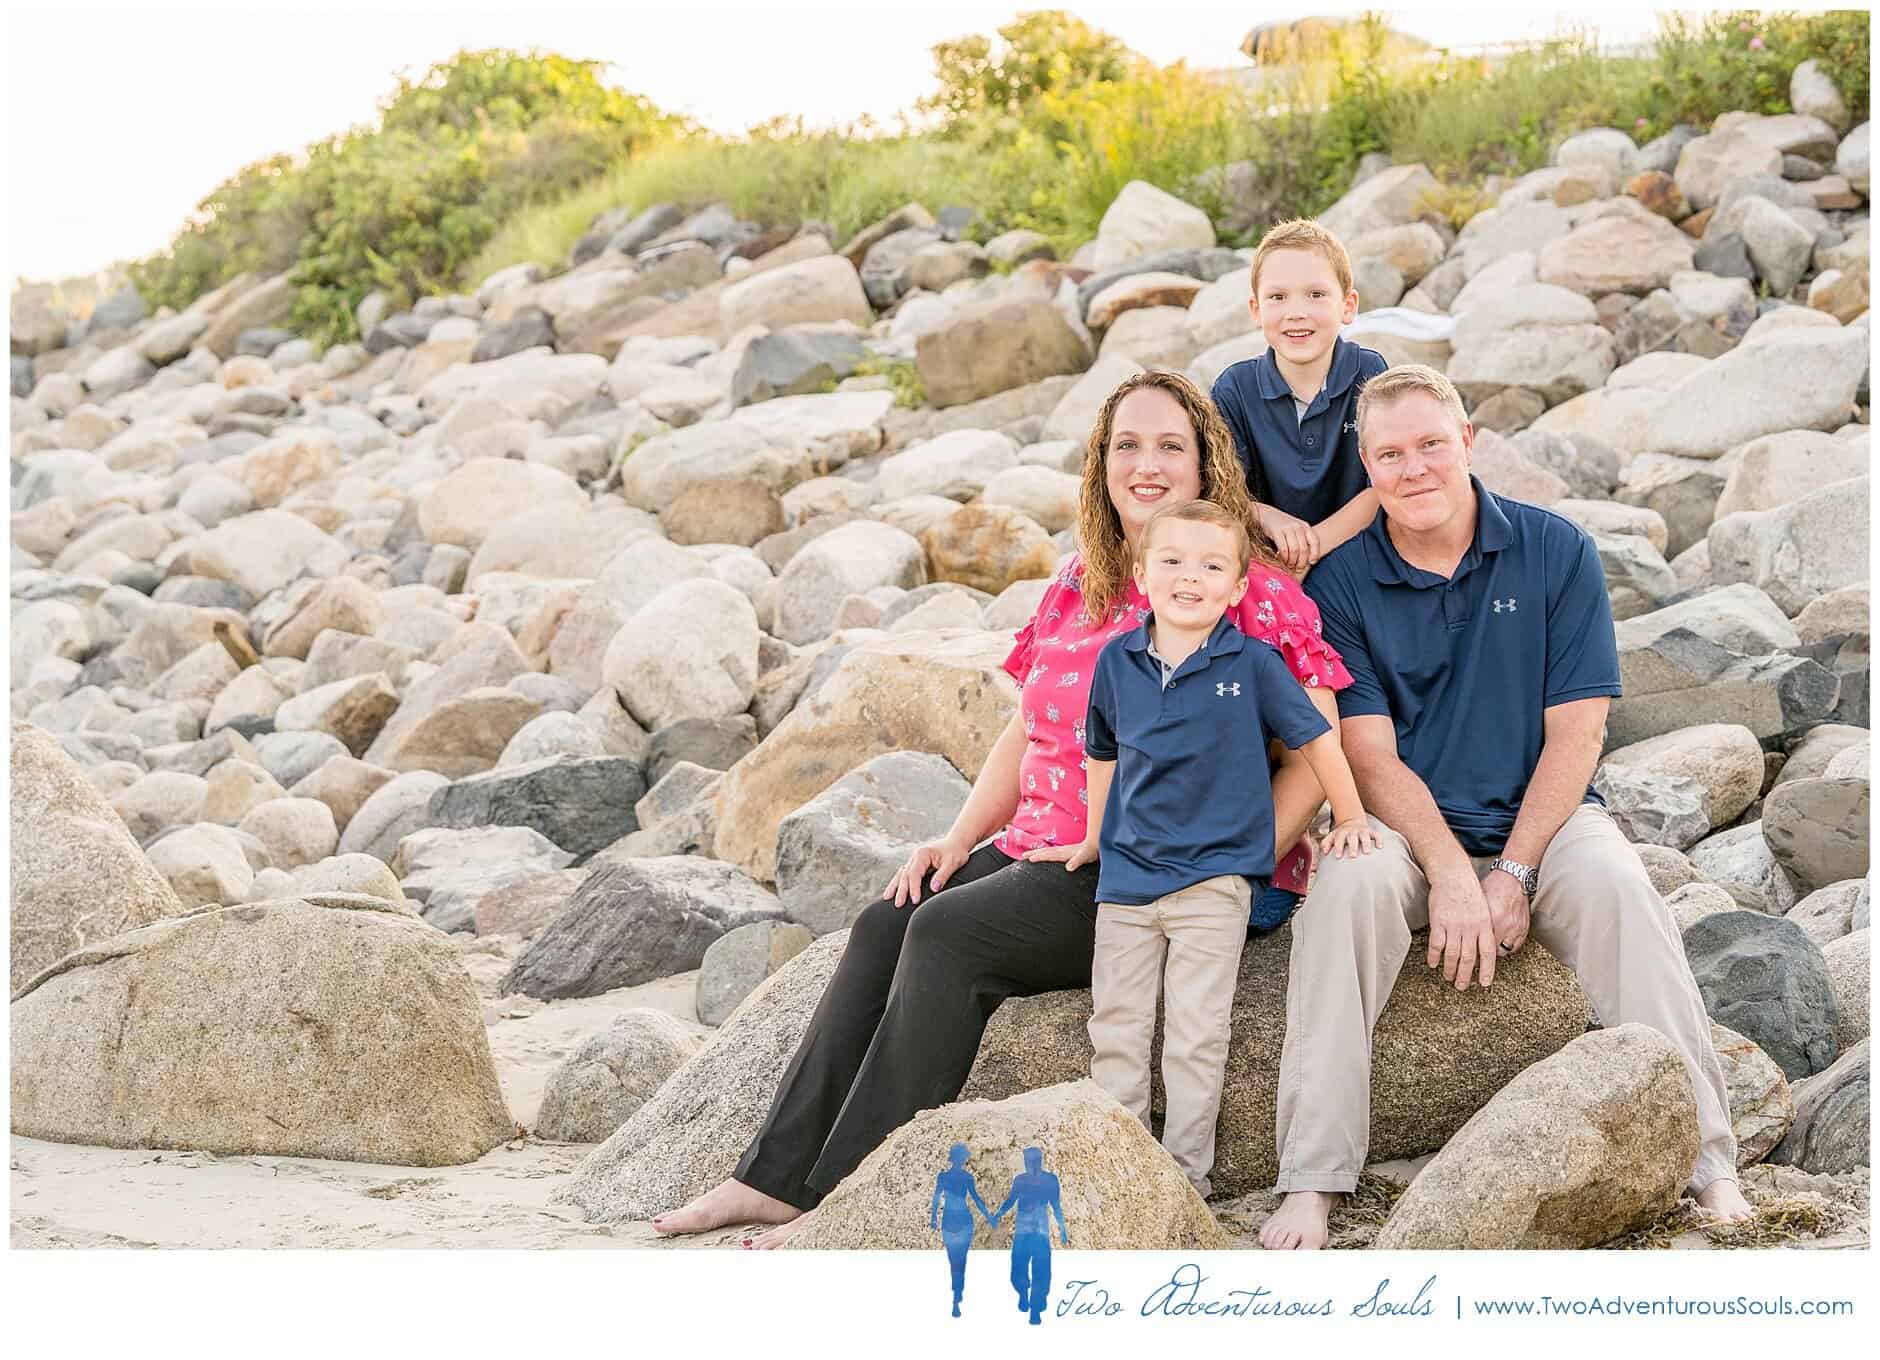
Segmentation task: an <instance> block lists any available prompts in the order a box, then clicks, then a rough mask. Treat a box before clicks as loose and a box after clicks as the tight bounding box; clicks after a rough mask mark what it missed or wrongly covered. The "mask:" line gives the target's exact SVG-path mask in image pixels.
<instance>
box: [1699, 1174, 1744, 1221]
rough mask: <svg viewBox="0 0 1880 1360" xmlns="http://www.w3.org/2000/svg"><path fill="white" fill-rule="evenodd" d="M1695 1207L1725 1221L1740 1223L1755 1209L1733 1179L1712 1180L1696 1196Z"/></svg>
mask: <svg viewBox="0 0 1880 1360" xmlns="http://www.w3.org/2000/svg"><path fill="white" fill-rule="evenodd" d="M1697 1207H1698V1208H1700V1209H1704V1210H1708V1211H1709V1212H1710V1213H1712V1214H1715V1215H1716V1216H1717V1217H1718V1218H1720V1219H1722V1220H1723V1221H1724V1222H1725V1223H1740V1222H1742V1221H1743V1220H1744V1219H1746V1218H1748V1217H1750V1215H1752V1214H1754V1213H1755V1212H1756V1211H1755V1209H1753V1208H1752V1207H1751V1206H1750V1202H1749V1201H1748V1200H1746V1199H1744V1198H1743V1191H1742V1188H1741V1187H1740V1186H1738V1185H1737V1183H1736V1182H1735V1181H1733V1180H1729V1179H1728V1178H1725V1179H1723V1180H1715V1181H1712V1182H1711V1183H1710V1184H1709V1185H1706V1186H1705V1187H1704V1190H1703V1193H1702V1194H1700V1195H1698V1197H1697Z"/></svg>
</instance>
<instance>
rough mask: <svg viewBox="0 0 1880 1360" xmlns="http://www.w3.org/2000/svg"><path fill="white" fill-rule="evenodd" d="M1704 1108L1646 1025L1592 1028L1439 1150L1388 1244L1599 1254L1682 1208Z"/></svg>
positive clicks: (1675, 1058) (1665, 1044)
mask: <svg viewBox="0 0 1880 1360" xmlns="http://www.w3.org/2000/svg"><path fill="white" fill-rule="evenodd" d="M1697 1144H1698V1138H1697V1100H1696V1097H1695V1095H1694V1094H1693V1093H1692V1089H1691V1077H1690V1073H1689V1072H1688V1071H1687V1070H1686V1068H1685V1066H1684V1059H1683V1058H1682V1057H1681V1056H1680V1055H1679V1053H1678V1050H1677V1048H1676V1047H1675V1046H1674V1045H1673V1044H1672V1043H1671V1041H1670V1040H1669V1039H1667V1038H1665V1037H1664V1036H1663V1035H1662V1034H1660V1033H1658V1032H1657V1031H1656V1030H1653V1029H1650V1028H1648V1027H1647V1026H1645V1025H1638V1024H1631V1025H1620V1026H1618V1027H1617V1028H1615V1029H1605V1030H1598V1031H1595V1032H1594V1033H1592V1034H1585V1035H1582V1036H1581V1037H1579V1038H1578V1039H1575V1040H1574V1041H1573V1042H1572V1043H1570V1044H1568V1045H1567V1046H1566V1047H1565V1048H1563V1049H1561V1050H1560V1052H1558V1053H1556V1054H1554V1055H1553V1056H1552V1057H1549V1058H1546V1059H1544V1060H1542V1061H1541V1062H1537V1063H1535V1064H1534V1065H1533V1066H1532V1067H1530V1068H1528V1069H1527V1070H1526V1071H1524V1072H1522V1073H1521V1074H1520V1075H1519V1076H1517V1077H1516V1078H1515V1079H1514V1080H1513V1081H1511V1082H1509V1083H1508V1085H1507V1086H1506V1087H1504V1088H1503V1089H1502V1090H1501V1091H1500V1092H1499V1093H1498V1094H1497V1095H1496V1096H1495V1098H1494V1099H1492V1100H1490V1101H1489V1102H1488V1104H1486V1105H1484V1106H1483V1107H1482V1108H1481V1109H1480V1110H1479V1111H1477V1112H1476V1114H1475V1116H1474V1117H1473V1118H1472V1119H1470V1120H1469V1122H1468V1123H1466V1124H1464V1125H1463V1126H1462V1128H1461V1130H1460V1131H1458V1132H1457V1133H1456V1134H1455V1136H1454V1137H1452V1138H1451V1139H1450V1140H1449V1141H1448V1142H1447V1143H1445V1144H1444V1145H1443V1150H1442V1151H1441V1152H1439V1153H1437V1154H1436V1156H1435V1158H1434V1159H1432V1160H1431V1162H1430V1163H1429V1165H1428V1166H1425V1167H1424V1168H1423V1169H1422V1170H1421V1171H1419V1172H1418V1173H1417V1175H1416V1179H1414V1180H1413V1181H1411V1182H1410V1188H1409V1189H1408V1190H1406V1191H1405V1192H1404V1194H1403V1197H1402V1198H1401V1199H1399V1200H1398V1201H1397V1205H1396V1207H1395V1208H1394V1209H1392V1210H1391V1215H1390V1218H1389V1220H1388V1221H1386V1222H1385V1224H1384V1227H1383V1229H1382V1230H1381V1231H1380V1232H1379V1233H1378V1235H1377V1241H1376V1243H1375V1244H1374V1245H1375V1246H1376V1247H1377V1249H1378V1250H1380V1251H1382V1250H1397V1251H1404V1250H1421V1251H1432V1250H1434V1251H1443V1250H1448V1251H1456V1250H1462V1249H1474V1250H1518V1249H1536V1248H1538V1249H1541V1250H1559V1249H1563V1248H1576V1247H1594V1246H1598V1245H1599V1244H1600V1243H1601V1242H1605V1241H1609V1240H1610V1239H1612V1238H1614V1237H1617V1236H1618V1235H1619V1234H1621V1233H1623V1232H1627V1231H1629V1230H1631V1229H1635V1228H1641V1227H1644V1226H1646V1225H1647V1224H1649V1223H1652V1222H1654V1221H1656V1220H1657V1219H1659V1218H1661V1217H1663V1216H1664V1215H1665V1214H1666V1213H1669V1212H1670V1211H1671V1210H1672V1209H1673V1208H1675V1207H1676V1205H1677V1202H1678V1192H1679V1191H1680V1190H1681V1189H1682V1188H1683V1186H1684V1183H1685V1181H1686V1180H1688V1179H1689V1178H1690V1174H1691V1168H1692V1167H1694V1166H1695V1165H1696V1164H1697Z"/></svg>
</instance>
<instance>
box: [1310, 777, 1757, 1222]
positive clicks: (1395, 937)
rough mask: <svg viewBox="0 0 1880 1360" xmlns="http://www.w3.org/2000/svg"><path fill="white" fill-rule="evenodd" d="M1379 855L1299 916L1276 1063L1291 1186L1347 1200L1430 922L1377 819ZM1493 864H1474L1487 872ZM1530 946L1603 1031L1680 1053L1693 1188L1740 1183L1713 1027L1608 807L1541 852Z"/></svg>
mask: <svg viewBox="0 0 1880 1360" xmlns="http://www.w3.org/2000/svg"><path fill="white" fill-rule="evenodd" d="M1371 827H1372V829H1373V830H1375V831H1376V832H1377V833H1378V835H1379V837H1380V838H1381V839H1382V840H1383V846H1382V848H1381V849H1378V850H1374V851H1372V852H1371V853H1370V854H1368V855H1359V856H1356V857H1347V858H1345V859H1323V860H1321V861H1320V863H1319V870H1318V878H1317V880H1316V881H1315V882H1314V883H1313V885H1312V891H1311V892H1310V893H1309V894H1308V895H1307V897H1306V900H1305V902H1304V903H1302V904H1301V906H1300V908H1299V910H1298V912H1296V913H1295V914H1294V916H1293V918H1292V932H1293V936H1292V967H1291V972H1290V976H1289V977H1288V979H1287V994H1286V1043H1285V1047H1284V1049H1283V1050H1282V1052H1281V1056H1280V1069H1279V1119H1278V1124H1279V1185H1278V1188H1279V1189H1280V1190H1282V1191H1289V1190H1321V1191H1348V1190H1350V1189H1352V1188H1353V1187H1354V1186H1355V1185H1357V1183H1358V1173H1359V1172H1360V1171H1361V1170H1363V1168H1364V1154H1365V1145H1366V1142H1367V1140H1368V1138H1369V1135H1370V1122H1371V1121H1370V1106H1371V1030H1372V1027H1373V1026H1374V1025H1376V1024H1377V1017H1378V1015H1379V1013H1381V1012H1382V1011H1383V1009H1384V1003H1385V1002H1387V1001H1389V1000H1390V992H1391V988H1392V987H1393V986H1395V985H1396V982H1397V975H1398V972H1399V970H1400V969H1401V968H1402V967H1403V962H1404V959H1405V958H1406V957H1407V956H1408V954H1409V952H1410V933H1411V932H1412V931H1413V930H1422V929H1424V928H1425V927H1426V926H1428V924H1429V896H1430V890H1429V881H1428V880H1427V879H1425V878H1424V876H1423V870H1422V869H1421V868H1419V867H1418V865H1417V862H1416V861H1415V860H1414V859H1413V858H1411V855H1410V846H1409V843H1408V842H1407V841H1405V840H1404V838H1403V837H1402V836H1400V835H1398V834H1397V833H1396V832H1395V831H1393V830H1391V829H1390V828H1389V827H1388V826H1385V825H1384V823H1382V822H1380V821H1379V820H1378V819H1377V818H1375V817H1373V818H1371ZM1488 864H1489V861H1488V860H1487V859H1478V860H1476V861H1475V865H1476V869H1477V871H1478V872H1480V873H1484V874H1485V873H1487V872H1488ZM1539 868H1540V889H1539V891H1538V892H1536V893H1535V896H1534V901H1533V904H1532V914H1531V918H1530V919H1531V924H1530V926H1529V929H1528V938H1529V939H1530V940H1537V941H1539V942H1540V944H1541V945H1542V946H1543V947H1545V948H1546V950H1547V952H1548V953H1550V954H1552V955H1553V956H1554V957H1555V958H1557V959H1559V960H1560V961H1561V962H1562V963H1564V964H1566V965H1567V967H1569V968H1571V969H1572V970H1573V971H1574V973H1575V974H1577V975H1578V977H1579V979H1580V985H1581V986H1582V987H1583V988H1584V989H1585V991H1586V995H1587V997H1588V999H1590V1000H1591V1001H1592V1003H1593V1009H1594V1010H1595V1011H1597V1012H1598V1014H1599V1017H1600V1020H1601V1023H1603V1024H1606V1025H1620V1024H1625V1023H1627V1022H1630V1021H1637V1022H1638V1023H1640V1024H1645V1025H1650V1026H1651V1027H1652V1028H1653V1029H1656V1030H1658V1031H1659V1032H1660V1033H1662V1034H1663V1035H1665V1037H1667V1038H1668V1039H1670V1040H1671V1042H1672V1043H1673V1044H1674V1045H1676V1046H1677V1049H1678V1051H1679V1052H1680V1053H1682V1054H1683V1055H1684V1063H1685V1066H1686V1067H1687V1068H1688V1069H1689V1070H1690V1074H1691V1085H1692V1087H1693V1089H1694V1091H1695V1094H1696V1096H1697V1130H1698V1137H1699V1140H1700V1144H1699V1148H1698V1154H1697V1165H1696V1168H1695V1169H1694V1170H1693V1171H1692V1173H1691V1179H1690V1190H1691V1192H1692V1193H1693V1194H1696V1193H1697V1192H1698V1191H1701V1190H1702V1189H1703V1188H1704V1187H1705V1186H1707V1185H1709V1184H1710V1183H1711V1182H1712V1181H1713V1180H1718V1179H1720V1178H1730V1179H1734V1178H1735V1176H1736V1139H1735V1137H1734V1136H1733V1135H1732V1133H1731V1131H1730V1103H1729V1096H1728V1092H1727V1089H1726V1087H1725V1085H1724V1079H1723V1067H1722V1065H1721V1064H1720V1063H1719V1062H1718V1061H1717V1053H1716V1050H1715V1048H1713V1047H1712V1046H1711V1042H1710V1017H1709V1016H1708V1015H1706V1014H1705V1012H1704V1002H1703V998H1702V997H1701V996H1699V994H1698V991H1697V983H1696V981H1695V980H1694V979H1693V978H1692V976H1691V968H1690V964H1689V963H1687V962H1686V961H1685V957H1684V945H1683V943H1682V941H1681V940H1680V938H1679V935H1678V931H1677V928H1676V926H1675V924H1674V923H1673V921H1672V917H1671V913H1670V911H1669V910H1667V909H1666V907H1665V905H1664V902H1663V901H1662V900H1661V899H1660V898H1659V896H1658V893H1657V890H1656V889H1654V888H1653V887H1652V884H1651V879H1650V877H1649V876H1647V874H1646V872H1645V868H1644V865H1643V864H1641V863H1640V862H1639V858H1638V855H1637V854H1636V853H1634V851H1633V849H1632V847H1631V846H1630V845H1629V844H1627V843H1626V839H1625V837H1624V836H1623V835H1621V834H1620V832H1619V829H1618V827H1616V826H1615V825H1614V824H1613V821H1612V818H1611V817H1610V816H1609V815H1608V814H1607V813H1606V810H1605V809H1604V808H1602V807H1599V806H1597V805H1595V804H1583V805H1582V806H1581V807H1580V808H1579V809H1578V810H1577V811H1576V812H1574V814H1573V815H1572V816H1571V817H1569V818H1567V820H1566V822H1565V823H1564V824H1563V825H1562V826H1561V828H1560V830H1559V832H1557V833H1556V834H1555V836H1554V839H1553V842H1552V843H1551V844H1550V845H1549V846H1548V847H1547V853H1546V854H1545V855H1544V856H1542V858H1541V862H1540V865H1539Z"/></svg>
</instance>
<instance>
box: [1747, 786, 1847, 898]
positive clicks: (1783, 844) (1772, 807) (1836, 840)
mask: <svg viewBox="0 0 1880 1360" xmlns="http://www.w3.org/2000/svg"><path fill="white" fill-rule="evenodd" d="M1868 814H1869V798H1868V782H1867V780H1866V779H1865V778H1864V777H1863V778H1839V779H1835V778H1826V777H1824V778H1820V779H1794V780H1788V781H1785V782H1783V783H1781V784H1779V785H1777V786H1776V787H1775V788H1773V789H1771V790H1770V791H1769V796H1768V798H1766V799H1764V800H1763V818H1762V822H1763V836H1764V837H1765V838H1766V839H1767V840H1768V842H1769V849H1770V851H1771V853H1773V854H1774V855H1775V858H1776V862H1777V863H1778V864H1780V865H1781V866H1782V867H1783V868H1785V869H1787V870H1788V871H1789V872H1790V873H1791V874H1793V875H1794V876H1795V879H1796V881H1797V882H1798V883H1799V884H1800V885H1801V887H1802V890H1803V891H1804V892H1812V891H1814V890H1815V889H1816V888H1825V887H1827V886H1828V884H1830V883H1839V882H1841V881H1843V880H1844V879H1849V878H1861V877H1863V876H1865V874H1866V872H1867V862H1868V850H1867V845H1868V822H1869V820H1870V818H1869V815H1868Z"/></svg>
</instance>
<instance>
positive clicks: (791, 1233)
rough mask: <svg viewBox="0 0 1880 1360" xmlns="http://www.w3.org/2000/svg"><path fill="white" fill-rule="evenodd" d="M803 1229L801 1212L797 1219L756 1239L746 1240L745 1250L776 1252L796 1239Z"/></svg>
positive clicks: (759, 1235)
mask: <svg viewBox="0 0 1880 1360" xmlns="http://www.w3.org/2000/svg"><path fill="white" fill-rule="evenodd" d="M802 1228H803V1215H802V1214H801V1213H800V1212H799V1213H797V1216H796V1217H795V1218H793V1219H791V1220H790V1221H789V1222H787V1223H779V1224H778V1225H777V1226H776V1227H774V1228H771V1229H770V1230H769V1231H767V1232H761V1233H759V1234H757V1236H755V1237H747V1238H745V1239H744V1246H745V1249H746V1250H747V1251H775V1250H776V1249H777V1248H778V1247H781V1246H782V1245H783V1244H784V1243H785V1242H788V1241H789V1240H790V1239H791V1238H792V1237H795V1236H796V1235H797V1233H799V1232H801V1231H802Z"/></svg>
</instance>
